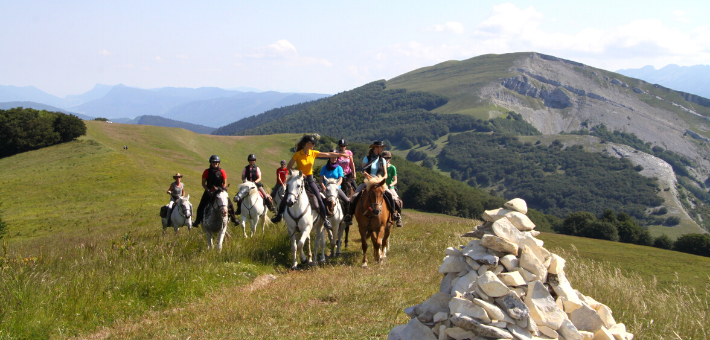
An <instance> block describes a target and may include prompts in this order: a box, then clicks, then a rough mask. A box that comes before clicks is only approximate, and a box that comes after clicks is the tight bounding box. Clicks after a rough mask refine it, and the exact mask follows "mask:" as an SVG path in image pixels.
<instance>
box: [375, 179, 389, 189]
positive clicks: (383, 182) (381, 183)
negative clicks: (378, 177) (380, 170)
mask: <svg viewBox="0 0 710 340" xmlns="http://www.w3.org/2000/svg"><path fill="white" fill-rule="evenodd" d="M386 182H387V178H385V179H383V180H382V182H380V183H377V186H378V187H380V186H383V185H384V184H385V183H386Z"/></svg>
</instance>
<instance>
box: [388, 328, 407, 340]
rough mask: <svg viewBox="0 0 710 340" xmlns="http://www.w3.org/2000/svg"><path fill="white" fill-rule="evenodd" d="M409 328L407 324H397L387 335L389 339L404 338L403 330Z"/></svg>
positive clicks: (399, 339)
mask: <svg viewBox="0 0 710 340" xmlns="http://www.w3.org/2000/svg"><path fill="white" fill-rule="evenodd" d="M405 328H407V325H397V326H395V327H394V328H392V330H391V331H390V334H389V335H387V340H404V338H402V331H404V329H405Z"/></svg>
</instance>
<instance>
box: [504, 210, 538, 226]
mask: <svg viewBox="0 0 710 340" xmlns="http://www.w3.org/2000/svg"><path fill="white" fill-rule="evenodd" d="M504 217H505V218H507V219H508V220H509V221H510V223H513V225H514V226H515V227H516V228H518V230H520V231H530V230H533V229H535V223H533V221H531V220H530V218H528V217H527V216H525V214H523V213H519V212H517V211H511V212H509V213H507V214H505V216H504Z"/></svg>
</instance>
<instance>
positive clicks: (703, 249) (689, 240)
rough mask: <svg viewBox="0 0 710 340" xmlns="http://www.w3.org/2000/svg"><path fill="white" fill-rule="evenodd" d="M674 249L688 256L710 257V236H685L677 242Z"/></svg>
mask: <svg viewBox="0 0 710 340" xmlns="http://www.w3.org/2000/svg"><path fill="white" fill-rule="evenodd" d="M673 249H674V250H677V251H682V252H684V253H688V254H695V255H701V256H708V257H710V236H708V235H704V234H685V235H683V236H681V237H679V238H678V239H677V240H676V241H675V243H674V244H673Z"/></svg>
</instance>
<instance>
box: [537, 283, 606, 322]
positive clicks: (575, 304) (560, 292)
mask: <svg viewBox="0 0 710 340" xmlns="http://www.w3.org/2000/svg"><path fill="white" fill-rule="evenodd" d="M547 283H548V284H549V285H550V286H551V287H552V289H553V290H554V291H555V294H557V296H559V297H561V298H562V301H563V306H564V309H563V310H564V311H565V312H566V313H572V312H573V311H574V310H576V309H577V308H580V307H582V305H583V304H582V301H581V300H580V299H579V296H578V295H577V292H575V290H574V289H572V286H571V285H570V283H569V281H568V280H567V277H565V274H564V272H560V273H559V274H550V275H549V276H548V278H547ZM575 325H576V324H575ZM594 331H596V330H594Z"/></svg>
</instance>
